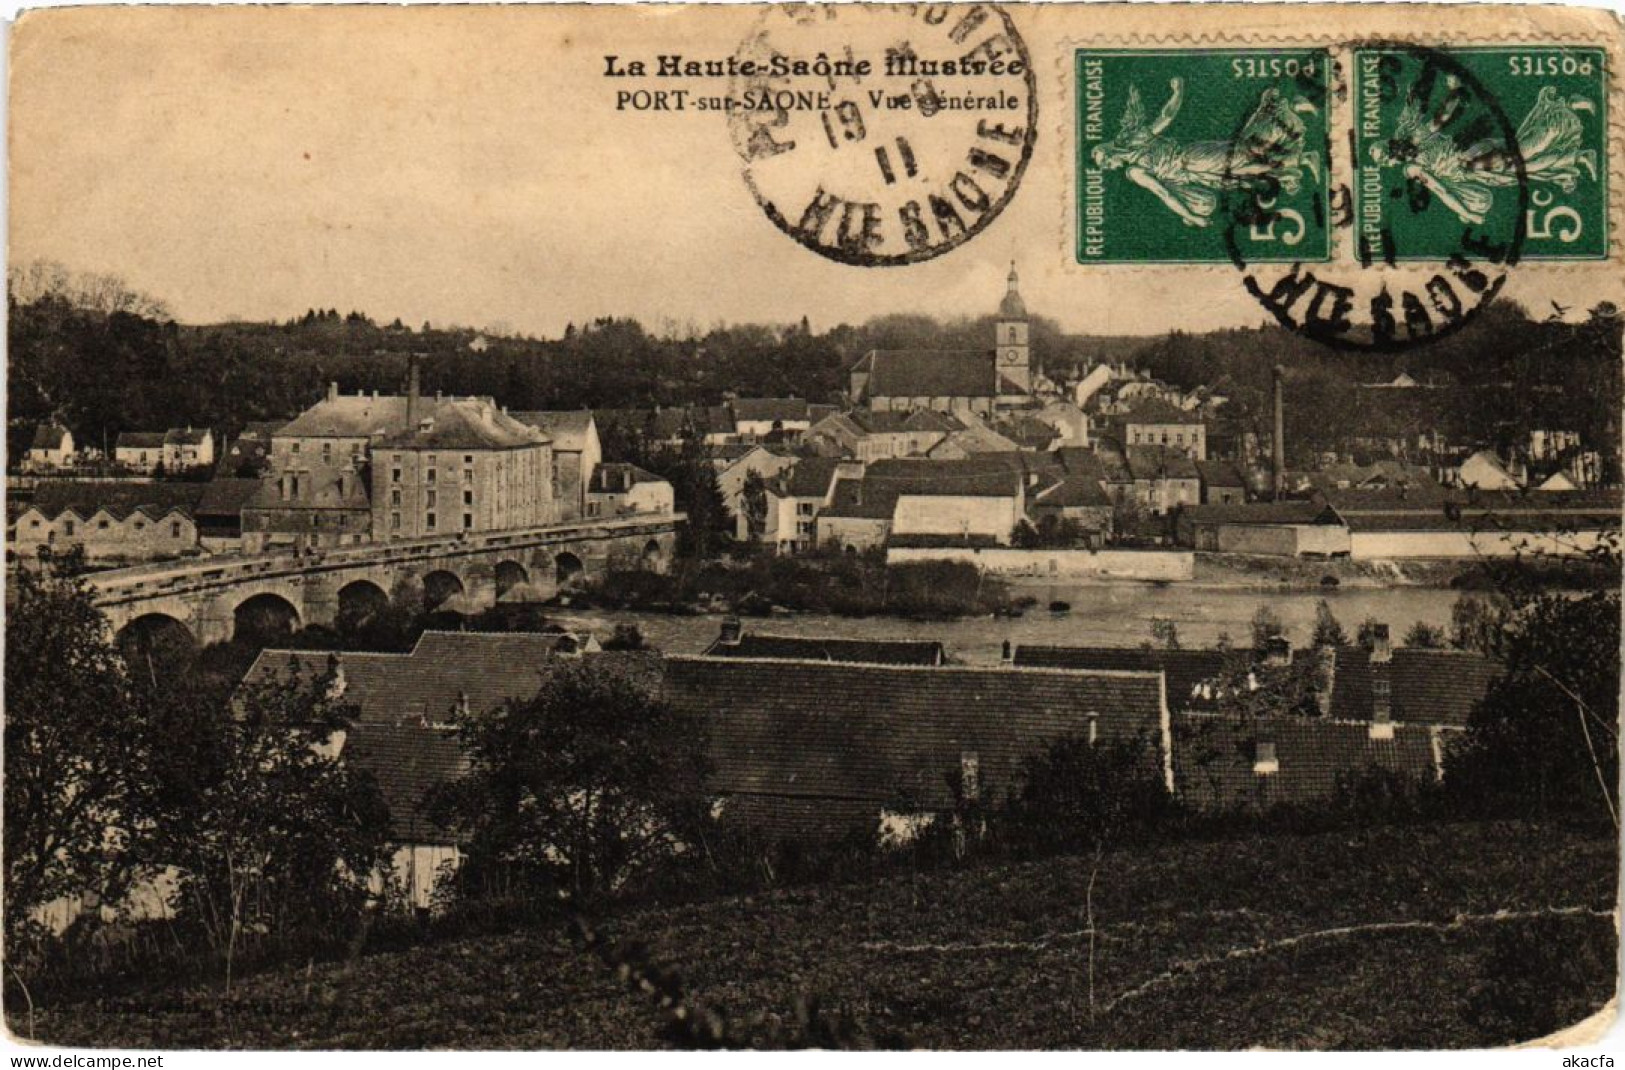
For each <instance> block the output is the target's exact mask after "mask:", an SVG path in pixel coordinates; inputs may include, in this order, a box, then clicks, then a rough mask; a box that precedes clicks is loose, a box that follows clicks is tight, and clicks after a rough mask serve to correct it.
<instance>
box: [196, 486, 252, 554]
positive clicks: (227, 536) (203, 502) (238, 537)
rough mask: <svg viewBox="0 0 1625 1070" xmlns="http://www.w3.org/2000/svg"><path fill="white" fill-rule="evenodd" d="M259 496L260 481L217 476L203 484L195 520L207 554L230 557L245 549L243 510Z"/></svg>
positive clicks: (200, 539)
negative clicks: (243, 544)
mask: <svg viewBox="0 0 1625 1070" xmlns="http://www.w3.org/2000/svg"><path fill="white" fill-rule="evenodd" d="M259 492H260V481H259V480H257V479H235V478H229V477H223V476H217V477H216V478H214V479H211V480H209V482H207V483H205V484H203V493H202V494H200V495H199V496H198V502H197V508H196V509H195V511H194V514H193V519H194V520H195V521H196V523H197V536H198V542H199V543H200V544H201V545H202V546H203V548H204V549H205V550H210V551H213V552H215V553H231V552H233V551H236V550H240V549H241V548H242V538H243V510H244V509H246V508H247V507H248V506H249V503H250V502H252V501H253V500H254V497H255V496H256V495H257V494H258V493H259Z"/></svg>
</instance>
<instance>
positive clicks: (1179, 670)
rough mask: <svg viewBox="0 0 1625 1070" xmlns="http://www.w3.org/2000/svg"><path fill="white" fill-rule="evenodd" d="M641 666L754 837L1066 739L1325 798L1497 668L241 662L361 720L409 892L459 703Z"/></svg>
mask: <svg viewBox="0 0 1625 1070" xmlns="http://www.w3.org/2000/svg"><path fill="white" fill-rule="evenodd" d="M565 657H581V658H585V659H587V660H588V663H589V664H591V665H593V666H594V667H595V669H597V670H599V671H603V672H606V673H616V674H622V675H625V676H627V677H628V678H630V679H632V680H634V681H635V682H636V683H637V684H638V686H640V687H642V688H644V689H646V690H647V691H649V692H650V693H652V694H655V695H657V696H658V697H660V698H661V699H663V700H664V701H665V702H667V703H669V704H671V705H672V706H674V707H675V708H677V709H679V710H682V711H685V712H687V713H690V714H692V715H693V716H694V717H696V718H698V719H699V720H701V721H702V722H703V723H704V724H705V726H706V735H707V740H708V743H707V745H708V748H709V754H708V757H709V759H710V764H711V766H712V769H713V772H712V774H711V779H710V787H709V790H710V792H711V794H712V795H713V805H712V813H713V814H714V815H717V816H718V817H719V818H720V819H722V820H725V821H738V822H742V823H744V824H745V825H746V826H748V827H749V828H750V829H752V830H753V831H754V833H755V834H756V835H758V836H761V837H782V838H786V839H824V838H834V837H838V836H841V835H845V834H849V833H851V832H852V831H854V830H867V831H869V832H870V833H872V834H873V833H879V834H883V835H886V836H890V837H892V838H904V837H906V836H907V835H909V834H910V833H911V832H913V831H917V830H918V829H919V828H921V827H922V826H924V825H925V824H928V823H929V822H931V821H934V820H941V819H943V818H944V817H945V816H946V815H949V814H951V812H952V811H953V808H954V805H955V797H954V785H956V784H957V785H959V786H960V788H961V789H963V788H965V787H967V786H968V787H969V788H970V789H971V790H973V791H975V792H978V793H979V794H980V795H981V796H982V797H985V798H988V799H997V798H1002V797H1003V796H1004V795H1005V793H1006V792H1008V791H1009V790H1011V789H1013V788H1015V787H1017V786H1019V780H1020V776H1021V769H1022V766H1023V763H1024V762H1025V761H1026V760H1027V759H1029V758H1032V757H1034V756H1036V755H1039V754H1041V753H1042V752H1043V751H1044V750H1045V748H1047V747H1048V746H1049V745H1051V744H1052V743H1055V742H1057V741H1060V740H1062V739H1077V740H1088V741H1089V742H1090V743H1092V744H1093V743H1113V742H1116V743H1124V744H1133V745H1138V746H1140V747H1143V748H1144V754H1145V759H1146V770H1147V772H1148V774H1149V775H1151V776H1153V777H1155V778H1156V779H1157V780H1159V781H1160V782H1161V783H1163V784H1164V786H1165V787H1166V788H1167V790H1168V791H1169V792H1171V793H1173V794H1174V795H1176V796H1178V797H1179V798H1181V799H1183V800H1185V801H1186V802H1187V803H1188V804H1189V805H1192V806H1195V807H1199V808H1207V809H1233V808H1259V807H1268V806H1273V805H1277V804H1283V803H1284V804H1295V805H1304V806H1313V805H1316V804H1319V803H1323V802H1324V801H1325V800H1326V799H1328V798H1329V797H1330V796H1332V795H1333V794H1335V793H1336V792H1337V791H1339V790H1341V789H1342V788H1344V787H1346V786H1347V784H1348V783H1349V782H1350V779H1351V778H1357V777H1359V776H1361V775H1364V774H1366V773H1368V772H1370V771H1372V770H1382V771H1385V772H1387V773H1390V774H1394V775H1398V776H1400V777H1402V778H1405V779H1408V780H1411V781H1413V782H1421V781H1430V780H1437V779H1439V778H1441V777H1442V776H1443V775H1444V772H1445V764H1444V763H1445V760H1446V756H1447V754H1448V751H1449V748H1450V746H1451V743H1452V741H1453V740H1455V739H1457V738H1459V737H1460V735H1461V733H1462V732H1463V730H1464V728H1465V727H1466V725H1467V724H1468V722H1469V719H1470V716H1471V713H1472V710H1473V708H1474V706H1475V705H1476V704H1477V703H1478V702H1479V701H1480V700H1481V699H1482V697H1483V695H1484V694H1485V692H1486V691H1487V689H1488V688H1489V686H1490V684H1491V682H1492V681H1493V679H1494V678H1495V676H1496V672H1497V670H1496V667H1495V666H1494V665H1493V664H1492V663H1491V662H1489V661H1487V660H1486V659H1484V658H1482V657H1480V656H1478V655H1476V654H1471V653H1467V652H1462V651H1442V650H1417V649H1409V648H1398V649H1393V648H1390V646H1389V645H1388V642H1387V637H1386V634H1385V633H1384V632H1382V631H1381V630H1379V634H1378V636H1377V639H1376V641H1375V643H1374V644H1373V646H1372V648H1371V649H1365V648H1360V647H1327V648H1321V649H1316V650H1304V651H1293V650H1292V649H1291V648H1290V647H1284V646H1283V645H1277V646H1275V647H1272V648H1271V649H1269V650H1267V651H1257V652H1255V651H1234V652H1221V651H1212V650H1206V651H1191V650H1135V649H1115V648H1085V647H1028V646H1018V647H1015V648H1014V649H1013V650H1007V655H1006V658H1005V660H1004V662H1003V663H1002V664H1000V665H996V666H992V665H989V666H970V665H959V664H953V663H952V662H951V661H950V660H949V659H948V657H947V655H946V653H945V652H944V650H943V648H942V645H941V644H940V643H936V642H931V641H918V640H856V639H837V638H804V637H794V636H774V635H759V634H751V633H746V632H743V631H742V630H741V629H740V627H739V626H738V624H737V622H731V621H730V622H728V623H726V624H725V625H724V627H723V631H722V634H721V635H720V636H719V637H718V639H717V640H716V641H715V642H714V643H713V644H712V645H711V647H710V648H709V649H708V650H706V651H705V653H704V654H702V655H699V656H692V657H686V656H685V657H666V658H661V657H659V656H658V655H653V654H648V653H642V652H638V653H629V652H602V653H598V652H583V647H582V645H581V644H579V643H575V642H571V643H564V642H562V641H561V638H560V637H559V636H557V635H549V634H504V633H472V632H457V633H437V632H429V633H425V634H424V635H423V637H422V638H421V639H420V640H419V642H418V645H417V647H416V648H415V649H414V650H412V651H411V652H410V653H406V654H365V653H359V654H358V653H345V654H343V655H330V654H327V653H317V652H310V651H292V650H268V651H265V652H264V653H262V654H261V655H260V657H259V659H258V660H257V661H256V662H255V663H254V665H253V667H252V668H251V669H250V670H249V672H248V675H247V677H246V679H247V681H249V682H250V683H253V682H264V681H274V680H280V679H285V678H286V677H287V675H288V674H289V673H290V672H298V673H302V674H304V676H305V678H307V679H310V678H315V677H322V676H324V675H325V676H327V677H330V678H331V687H332V690H333V692H334V693H335V694H337V695H339V696H340V697H341V698H342V699H343V700H344V701H345V702H346V703H350V704H353V705H354V706H355V707H356V710H357V712H358V719H357V720H356V722H355V723H354V724H353V725H352V727H351V728H349V730H348V731H347V732H346V733H344V734H342V735H341V736H340V737H337V738H336V739H335V750H336V752H337V753H338V754H339V756H340V757H341V758H342V759H344V760H347V761H353V762H355V763H356V764H358V765H360V766H361V767H363V768H366V769H368V770H370V771H372V772H373V774H374V775H375V776H376V777H377V779H378V781H379V783H380V786H381V787H382V789H383V791H384V794H385V797H386V801H387V802H388V804H389V807H390V811H391V814H392V817H393V834H394V836H395V838H396V841H397V851H396V854H395V865H396V869H397V873H398V875H399V876H400V877H401V879H402V881H403V883H404V885H405V886H406V887H407V888H408V889H409V890H410V894H411V899H412V902H413V903H414V904H416V905H418V906H427V905H428V903H429V901H430V894H431V891H432V887H433V882H434V880H435V879H436V877H437V876H438V875H439V874H440V873H442V872H443V871H444V867H446V866H447V865H448V864H450V865H455V864H456V863H457V861H458V859H459V858H460V851H461V844H460V843H459V841H458V839H457V837H456V835H455V834H454V833H452V832H450V831H448V830H447V829H445V828H442V827H440V826H438V825H436V824H435V823H434V822H433V821H432V820H430V818H429V815H428V812H427V809H426V806H425V801H426V799H427V797H428V795H429V793H430V792H431V791H432V790H433V789H434V788H435V787H436V786H438V785H440V784H443V783H445V782H446V781H447V780H449V779H451V778H454V777H456V776H458V775H461V773H462V771H464V770H465V769H466V768H467V765H466V758H465V756H464V755H463V754H462V753H461V751H460V750H459V748H458V745H457V742H456V738H455V735H454V733H453V731H452V729H451V722H452V719H453V713H454V712H455V711H476V712H478V711H483V710H487V709H492V708H494V707H496V706H498V705H500V704H502V703H503V702H505V701H507V700H510V699H523V698H526V697H529V696H530V695H531V694H533V693H534V692H535V691H536V689H537V687H538V686H539V684H540V682H541V679H542V677H543V674H545V673H546V672H548V671H549V670H550V667H552V666H555V665H557V664H559V663H560V660H559V659H561V658H565ZM1294 657H1296V658H1299V659H1310V664H1311V667H1312V668H1313V669H1314V684H1313V688H1312V692H1311V698H1310V700H1309V702H1308V704H1307V706H1306V707H1305V708H1304V709H1302V710H1299V711H1296V712H1293V713H1290V714H1279V715H1272V716H1267V717H1244V716H1237V715H1235V714H1234V713H1233V712H1227V710H1226V705H1225V703H1226V698H1227V695H1228V694H1229V693H1231V692H1233V691H1235V690H1236V689H1238V688H1250V689H1261V688H1268V687H1274V686H1277V684H1276V681H1277V680H1278V679H1282V678H1284V677H1283V675H1282V674H1284V673H1286V672H1288V671H1289V670H1290V668H1291V666H1292V664H1293V660H1292V659H1293V658H1294Z"/></svg>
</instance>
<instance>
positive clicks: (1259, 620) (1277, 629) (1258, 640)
mask: <svg viewBox="0 0 1625 1070" xmlns="http://www.w3.org/2000/svg"><path fill="white" fill-rule="evenodd" d="M1250 627H1251V629H1252V634H1253V649H1254V650H1263V649H1264V648H1265V647H1266V646H1268V645H1269V641H1270V640H1271V639H1274V638H1277V637H1280V636H1284V635H1285V634H1286V626H1285V625H1284V624H1282V623H1281V616H1280V614H1278V613H1276V612H1275V610H1273V609H1271V608H1270V607H1269V606H1268V605H1263V604H1261V605H1260V606H1259V607H1258V608H1257V609H1256V610H1254V611H1253V619H1252V622H1251V625H1250Z"/></svg>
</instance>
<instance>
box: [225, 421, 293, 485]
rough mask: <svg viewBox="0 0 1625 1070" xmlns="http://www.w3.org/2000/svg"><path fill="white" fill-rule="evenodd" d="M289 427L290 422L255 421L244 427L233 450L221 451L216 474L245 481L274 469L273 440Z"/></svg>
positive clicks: (233, 442)
mask: <svg viewBox="0 0 1625 1070" xmlns="http://www.w3.org/2000/svg"><path fill="white" fill-rule="evenodd" d="M286 423H287V421H286V420H253V421H250V422H248V423H246V424H244V425H243V430H242V433H241V434H239V435H238V436H237V437H236V438H235V439H233V440H232V443H231V446H230V447H228V448H227V449H225V450H223V451H221V454H220V461H219V464H218V465H217V466H216V469H215V471H216V473H217V474H218V475H220V476H224V477H228V478H232V477H237V478H244V479H247V478H251V477H258V476H260V475H262V474H264V472H265V470H266V469H267V468H269V467H270V466H271V437H272V436H273V435H275V434H276V432H277V430H278V429H279V428H281V427H282V426H283V425H284V424H286Z"/></svg>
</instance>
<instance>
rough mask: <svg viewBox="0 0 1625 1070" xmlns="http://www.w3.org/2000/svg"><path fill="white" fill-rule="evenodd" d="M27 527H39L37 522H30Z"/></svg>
mask: <svg viewBox="0 0 1625 1070" xmlns="http://www.w3.org/2000/svg"><path fill="white" fill-rule="evenodd" d="M28 526H29V527H31V528H37V527H39V521H38V520H30V521H29V522H28Z"/></svg>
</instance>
